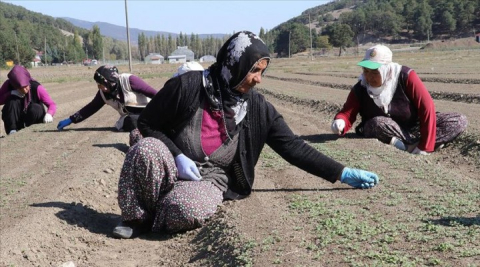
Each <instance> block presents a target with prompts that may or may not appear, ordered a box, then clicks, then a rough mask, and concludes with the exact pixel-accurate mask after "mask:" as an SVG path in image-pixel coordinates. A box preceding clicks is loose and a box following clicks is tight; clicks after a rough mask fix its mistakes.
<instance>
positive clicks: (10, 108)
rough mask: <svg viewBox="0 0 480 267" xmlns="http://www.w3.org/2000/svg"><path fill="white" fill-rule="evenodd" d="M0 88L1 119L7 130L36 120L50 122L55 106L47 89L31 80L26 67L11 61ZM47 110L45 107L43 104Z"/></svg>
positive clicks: (10, 131)
mask: <svg viewBox="0 0 480 267" xmlns="http://www.w3.org/2000/svg"><path fill="white" fill-rule="evenodd" d="M7 77H8V80H6V81H5V82H4V83H3V85H2V87H1V88H0V105H4V106H3V109H2V120H3V122H4V126H5V131H6V133H7V134H9V135H10V134H13V133H16V132H17V131H19V130H21V129H23V128H25V127H28V126H30V125H32V124H36V123H42V122H43V123H50V122H52V121H53V115H55V111H56V110H57V106H56V105H55V102H53V100H52V99H51V98H50V96H49V95H48V93H47V90H45V88H44V87H43V86H42V85H41V84H40V83H39V82H37V81H35V80H34V79H33V78H32V77H31V76H30V73H29V72H28V70H27V69H26V68H24V67H23V66H20V65H15V66H14V67H13V68H12V70H10V72H9V73H8V75H7ZM44 105H45V106H46V107H47V111H45V107H44Z"/></svg>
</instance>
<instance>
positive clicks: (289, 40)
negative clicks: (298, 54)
mask: <svg viewBox="0 0 480 267" xmlns="http://www.w3.org/2000/svg"><path fill="white" fill-rule="evenodd" d="M288 58H290V32H288Z"/></svg>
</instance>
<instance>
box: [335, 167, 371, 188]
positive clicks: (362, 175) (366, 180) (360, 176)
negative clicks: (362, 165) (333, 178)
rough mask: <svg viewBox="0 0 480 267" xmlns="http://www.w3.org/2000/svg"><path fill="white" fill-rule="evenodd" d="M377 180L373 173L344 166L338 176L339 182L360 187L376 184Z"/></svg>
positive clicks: (369, 186)
mask: <svg viewBox="0 0 480 267" xmlns="http://www.w3.org/2000/svg"><path fill="white" fill-rule="evenodd" d="M378 181H379V179H378V176H377V175H376V174H375V173H373V172H367V171H364V170H359V169H352V168H344V169H343V172H342V176H341V177H340V182H342V183H345V184H348V185H350V186H352V187H355V188H362V189H368V188H372V187H374V186H375V185H377V184H378Z"/></svg>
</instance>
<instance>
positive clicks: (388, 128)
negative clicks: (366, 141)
mask: <svg viewBox="0 0 480 267" xmlns="http://www.w3.org/2000/svg"><path fill="white" fill-rule="evenodd" d="M436 115H437V134H436V140H435V147H437V146H439V145H441V144H445V143H448V142H450V141H452V140H454V139H455V138H456V137H457V136H458V135H459V134H461V133H463V132H464V131H465V130H466V129H467V125H468V120H467V117H465V115H462V114H459V113H456V112H451V113H437V114H436ZM364 133H365V137H367V138H377V139H378V140H380V141H382V142H383V143H386V144H389V143H390V140H391V139H392V137H396V138H398V139H400V140H402V141H403V142H404V143H406V144H408V145H411V144H415V143H416V142H418V141H419V139H420V128H419V127H414V128H412V129H404V128H402V127H400V126H399V125H398V123H396V122H395V121H394V120H392V119H391V118H389V117H382V116H379V117H375V118H372V119H370V120H368V121H367V122H366V123H365V126H364Z"/></svg>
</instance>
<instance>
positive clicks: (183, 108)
mask: <svg viewBox="0 0 480 267" xmlns="http://www.w3.org/2000/svg"><path fill="white" fill-rule="evenodd" d="M269 63H270V56H269V52H268V49H267V46H266V45H265V43H264V42H263V41H262V40H261V39H260V38H258V37H257V36H256V35H255V34H253V33H251V32H247V31H243V32H238V33H236V34H234V35H233V36H232V37H231V38H230V39H228V40H227V41H226V43H225V44H224V45H223V46H222V48H220V50H219V52H218V54H217V61H216V63H214V64H213V65H211V66H210V67H209V68H208V69H207V70H205V71H189V72H187V73H185V74H182V75H179V76H176V77H174V78H172V79H170V80H168V81H167V82H166V83H165V86H164V87H163V88H162V89H161V90H160V91H159V93H158V94H157V95H156V96H155V97H154V98H153V99H152V101H151V102H150V103H149V104H148V105H147V107H146V108H145V110H144V111H143V112H142V114H141V115H140V118H139V120H138V129H139V130H140V132H141V134H142V135H143V136H144V137H145V138H143V139H141V140H140V141H139V142H138V143H136V144H135V145H134V146H132V147H131V148H130V149H129V151H128V152H127V155H126V157H125V161H124V164H123V167H122V171H121V174H120V180H119V184H118V203H119V206H120V209H121V211H122V220H123V222H122V223H121V224H120V225H118V226H117V227H115V229H114V231H113V234H114V235H115V236H116V237H120V238H132V237H135V236H137V235H138V234H140V233H142V232H147V231H166V232H178V231H186V230H190V229H194V228H197V227H200V226H202V225H203V224H204V223H205V221H206V220H207V219H209V218H210V217H211V216H212V215H213V214H214V213H215V212H216V210H217V206H218V205H220V204H221V203H222V201H224V200H228V199H241V198H245V197H247V196H248V195H250V193H251V191H252V186H253V182H254V176H255V175H254V168H255V164H256V163H257V161H258V159H259V156H260V153H261V151H262V148H263V147H264V145H265V144H268V145H269V146H270V147H271V148H272V149H273V150H274V151H276V152H277V153H278V154H279V155H280V156H282V157H283V158H284V159H285V160H287V161H288V162H290V163H291V164H293V165H295V166H297V167H299V168H301V169H302V170H305V171H307V172H309V173H311V174H314V175H317V176H320V177H322V178H324V179H326V180H328V181H330V182H332V183H334V182H335V181H337V180H340V181H341V182H342V183H347V184H348V185H350V186H353V187H356V188H372V187H374V186H375V185H377V184H378V177H377V175H375V174H374V173H371V172H367V171H364V170H358V169H351V168H346V167H344V166H343V165H342V164H341V163H339V162H337V161H335V160H333V159H331V158H329V157H327V156H325V155H323V154H322V153H320V152H319V151H317V150H316V149H315V148H313V147H311V146H310V145H308V144H307V143H306V142H305V141H304V140H302V139H300V138H299V137H298V136H296V135H295V134H293V132H292V131H291V130H290V128H289V127H288V125H287V124H286V122H285V121H284V119H283V117H282V116H281V115H280V114H279V113H278V112H277V110H276V109H275V108H274V107H273V106H272V104H270V103H269V102H268V101H266V100H265V98H264V97H263V96H262V95H261V94H260V93H258V92H257V91H255V90H251V89H252V88H253V87H254V86H255V85H256V84H258V83H260V82H261V79H262V75H263V73H264V71H265V70H266V69H267V66H268V65H269Z"/></svg>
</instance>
